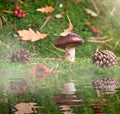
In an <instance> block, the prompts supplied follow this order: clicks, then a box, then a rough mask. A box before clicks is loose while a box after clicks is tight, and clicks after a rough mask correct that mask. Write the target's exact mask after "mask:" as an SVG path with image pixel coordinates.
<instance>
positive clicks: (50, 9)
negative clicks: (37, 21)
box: [37, 6, 55, 13]
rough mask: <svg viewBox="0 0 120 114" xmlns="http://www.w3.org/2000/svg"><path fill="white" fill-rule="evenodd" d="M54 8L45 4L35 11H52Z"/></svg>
mask: <svg viewBox="0 0 120 114" xmlns="http://www.w3.org/2000/svg"><path fill="white" fill-rule="evenodd" d="M54 10H55V8H54V7H52V6H45V7H42V8H38V9H37V11H40V12H42V13H52V12H53V11H54Z"/></svg>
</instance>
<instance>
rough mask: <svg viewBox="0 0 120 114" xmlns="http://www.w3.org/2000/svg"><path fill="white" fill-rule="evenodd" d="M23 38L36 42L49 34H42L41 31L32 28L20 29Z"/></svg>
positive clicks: (19, 32)
mask: <svg viewBox="0 0 120 114" xmlns="http://www.w3.org/2000/svg"><path fill="white" fill-rule="evenodd" d="M18 34H19V36H20V37H21V40H24V41H31V42H35V41H37V40H40V39H44V38H46V37H47V36H48V34H41V33H40V32H39V31H36V32H35V31H33V30H32V29H31V28H29V30H19V31H18Z"/></svg>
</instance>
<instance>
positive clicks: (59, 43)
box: [54, 33, 84, 62]
mask: <svg viewBox="0 0 120 114" xmlns="http://www.w3.org/2000/svg"><path fill="white" fill-rule="evenodd" d="M83 43H84V40H83V39H82V38H81V37H80V36H79V35H77V34H75V33H70V34H68V35H66V36H59V37H58V38H57V39H56V41H55V42H54V45H55V46H56V47H57V48H61V49H65V57H64V58H65V60H67V61H70V62H74V61H75V47H76V46H78V45H81V44H83Z"/></svg>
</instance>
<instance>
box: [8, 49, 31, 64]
mask: <svg viewBox="0 0 120 114" xmlns="http://www.w3.org/2000/svg"><path fill="white" fill-rule="evenodd" d="M30 58H31V56H30V54H29V52H28V51H26V50H25V49H19V50H16V51H14V52H13V53H12V55H11V57H10V59H11V61H12V62H17V63H20V64H25V63H27V62H28V61H30Z"/></svg>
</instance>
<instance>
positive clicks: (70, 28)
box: [60, 15, 73, 36]
mask: <svg viewBox="0 0 120 114" xmlns="http://www.w3.org/2000/svg"><path fill="white" fill-rule="evenodd" d="M67 18H68V21H69V27H68V28H67V29H66V30H64V32H62V33H61V34H60V35H61V36H66V35H68V34H69V33H71V31H72V29H73V24H72V23H71V20H70V18H69V17H68V15H67Z"/></svg>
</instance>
